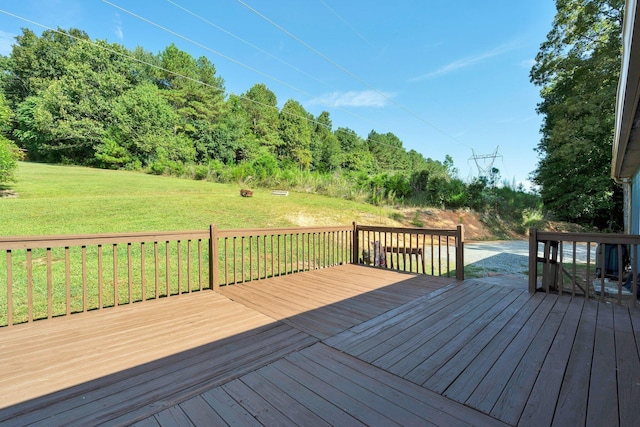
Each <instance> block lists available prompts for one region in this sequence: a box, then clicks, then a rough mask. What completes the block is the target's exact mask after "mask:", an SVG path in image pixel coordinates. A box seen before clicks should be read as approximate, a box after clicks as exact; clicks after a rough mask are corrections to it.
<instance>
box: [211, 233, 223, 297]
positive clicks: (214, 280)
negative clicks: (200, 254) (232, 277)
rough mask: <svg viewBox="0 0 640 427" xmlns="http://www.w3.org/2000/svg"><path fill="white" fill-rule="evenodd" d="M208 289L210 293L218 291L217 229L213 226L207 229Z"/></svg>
mask: <svg viewBox="0 0 640 427" xmlns="http://www.w3.org/2000/svg"><path fill="white" fill-rule="evenodd" d="M209 288H210V289H211V290H212V291H216V292H217V291H218V290H219V289H220V280H219V278H218V228H217V227H216V225H215V224H211V225H210V227H209Z"/></svg>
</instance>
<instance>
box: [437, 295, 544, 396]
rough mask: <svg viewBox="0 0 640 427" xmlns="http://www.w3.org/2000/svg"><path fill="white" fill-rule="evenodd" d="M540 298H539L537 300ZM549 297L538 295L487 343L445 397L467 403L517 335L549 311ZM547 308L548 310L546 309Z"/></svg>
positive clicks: (446, 392)
mask: <svg viewBox="0 0 640 427" xmlns="http://www.w3.org/2000/svg"><path fill="white" fill-rule="evenodd" d="M537 296H539V298H536V297H537ZM548 299H549V298H548V296H547V295H540V294H538V295H536V296H534V297H533V298H531V299H530V300H529V302H528V304H527V305H525V307H524V308H523V309H522V310H521V311H520V312H519V313H518V315H517V318H516V319H515V321H513V322H510V323H509V324H508V325H507V326H505V327H504V328H503V329H502V330H500V332H499V333H498V334H497V335H496V336H495V337H494V338H493V339H492V340H491V341H489V342H488V343H487V345H486V346H485V347H484V348H483V349H482V351H481V352H480V353H478V354H477V356H476V357H475V358H474V359H473V360H472V361H471V362H469V363H468V364H467V365H466V366H464V368H463V370H462V372H461V373H460V374H459V375H458V377H457V378H456V380H455V381H454V382H453V383H452V384H451V385H450V386H449V387H448V388H447V389H446V390H445V391H444V395H445V396H447V397H449V398H450V399H454V400H456V401H458V402H465V401H467V400H468V399H469V397H470V396H471V395H472V394H473V393H474V391H475V390H476V389H477V387H478V384H480V382H481V381H482V380H483V379H484V378H485V377H486V375H487V373H488V372H489V371H490V370H491V369H492V368H493V366H494V364H495V363H496V361H497V360H498V359H499V358H500V357H501V355H502V354H503V352H504V351H505V349H506V348H507V347H508V346H509V345H511V343H512V342H513V340H514V339H515V337H516V336H517V334H518V333H519V332H520V331H522V330H523V325H525V324H527V323H528V322H529V320H530V319H531V316H533V315H534V314H535V313H536V312H539V311H540V310H541V307H542V310H543V311H544V310H545V309H548V306H549V305H552V304H553V301H551V302H549V301H548ZM545 307H546V308H545Z"/></svg>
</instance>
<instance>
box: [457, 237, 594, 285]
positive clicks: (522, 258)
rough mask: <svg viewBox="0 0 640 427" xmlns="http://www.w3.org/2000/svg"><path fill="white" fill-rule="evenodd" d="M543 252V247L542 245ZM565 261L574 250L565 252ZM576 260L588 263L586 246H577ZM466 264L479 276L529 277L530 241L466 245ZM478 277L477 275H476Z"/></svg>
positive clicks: (566, 249)
mask: <svg viewBox="0 0 640 427" xmlns="http://www.w3.org/2000/svg"><path fill="white" fill-rule="evenodd" d="M540 250H542V245H540ZM564 252H565V255H564V257H565V259H570V258H571V257H572V256H573V254H572V252H573V249H572V248H571V247H567V248H565V250H564ZM595 252H596V248H595V245H592V246H591V260H592V262H593V260H595ZM576 260H577V261H578V262H585V263H586V262H587V247H586V245H577V246H576ZM464 263H465V265H466V266H472V267H473V269H474V270H477V275H478V276H487V275H489V274H505V275H515V276H521V277H527V271H528V270H529V241H528V240H502V241H494V242H471V243H465V245H464ZM474 275H476V274H474Z"/></svg>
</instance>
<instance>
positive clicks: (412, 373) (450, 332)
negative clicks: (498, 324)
mask: <svg viewBox="0 0 640 427" xmlns="http://www.w3.org/2000/svg"><path fill="white" fill-rule="evenodd" d="M492 291H493V290H490V291H487V292H485V293H484V294H483V295H482V296H480V297H478V298H476V299H475V300H474V301H473V303H472V304H468V305H469V306H470V307H472V309H471V310H470V311H468V312H466V313H465V314H463V315H460V316H459V317H454V318H451V319H450V320H449V323H448V325H447V326H446V328H444V329H443V330H441V331H439V332H437V333H432V334H431V336H430V337H429V338H427V339H424V340H422V342H421V343H420V345H419V346H417V347H416V348H415V349H414V350H412V351H407V352H406V353H405V354H403V355H402V356H401V358H400V359H399V360H398V361H397V362H395V363H394V364H393V365H391V366H389V368H388V369H389V371H391V372H393V373H394V374H397V375H400V376H401V377H403V378H407V379H409V380H411V381H413V382H415V383H418V384H421V383H423V382H424V381H425V379H426V374H425V372H423V370H422V369H420V368H418V366H419V365H420V364H421V363H422V362H421V361H425V360H429V359H430V358H431V357H432V356H433V355H434V354H435V353H436V352H437V351H438V350H440V349H441V348H442V347H443V346H445V345H447V344H449V343H451V342H452V341H453V340H454V339H455V338H456V336H457V335H459V334H461V333H463V332H468V333H469V334H470V333H471V331H472V330H473V329H475V328H478V329H479V328H481V327H482V326H483V325H485V324H486V323H487V322H488V321H489V320H491V319H493V317H495V315H497V310H498V308H496V300H498V301H500V302H502V301H503V300H504V299H505V295H506V294H508V293H509V290H507V291H506V292H503V290H502V289H500V288H495V291H493V292H492ZM467 336H468V335H467ZM434 360H435V359H434ZM376 365H377V366H381V367H383V366H384V365H382V364H378V362H377V361H376Z"/></svg>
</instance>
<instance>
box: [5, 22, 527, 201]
mask: <svg viewBox="0 0 640 427" xmlns="http://www.w3.org/2000/svg"><path fill="white" fill-rule="evenodd" d="M0 70H1V71H2V73H1V74H0V89H1V93H2V96H3V98H1V99H0V102H1V104H0V105H1V106H2V110H0V111H5V110H6V114H5V113H3V116H2V117H3V118H2V122H3V123H4V124H3V128H2V134H3V135H4V136H6V137H7V143H6V145H7V146H8V144H10V142H9V141H8V140H9V139H11V140H13V141H14V142H15V145H16V146H17V147H19V148H20V149H22V150H23V151H26V152H27V153H28V159H29V160H32V161H44V162H55V163H66V164H77V165H85V166H91V167H99V168H110V169H128V170H142V171H147V172H150V173H156V174H173V175H180V176H191V177H193V178H196V179H210V180H213V181H219V182H242V183H245V184H247V185H265V186H272V187H273V186H278V187H280V188H301V189H305V190H307V191H309V190H311V191H315V192H319V193H324V194H328V195H332V196H339V197H346V198H362V199H366V200H368V201H370V202H373V203H389V202H391V203H395V202H400V201H402V202H405V203H415V204H422V205H429V206H438V207H448V208H460V207H472V208H475V209H482V208H483V207H486V206H487V205H490V204H491V203H492V202H491V200H492V197H493V196H494V195H495V194H497V192H496V191H495V182H490V181H491V178H490V177H480V178H477V179H475V180H474V181H472V182H470V183H465V182H463V181H462V180H460V179H459V178H458V177H457V171H456V168H455V167H454V165H453V161H452V159H451V158H450V157H449V156H447V157H446V158H445V159H444V160H443V161H438V160H432V159H430V158H425V157H424V156H423V155H422V154H420V153H418V152H416V151H415V150H406V149H405V148H404V145H403V142H402V141H401V140H400V139H399V138H398V137H397V136H396V135H394V134H393V133H391V132H387V133H379V132H376V131H375V130H372V131H371V132H370V133H369V134H368V135H367V137H366V138H362V137H361V136H359V135H358V134H357V133H356V132H355V131H353V130H352V129H349V128H347V127H339V128H337V129H333V125H332V121H331V117H330V114H329V112H327V111H323V112H321V113H320V114H319V115H318V116H314V115H313V114H311V113H309V112H308V111H306V110H305V108H304V107H303V105H302V104H301V103H299V102H298V101H296V100H294V99H289V100H287V101H286V102H284V104H283V105H282V107H281V108H279V107H278V100H277V98H276V95H275V94H274V92H273V91H271V90H270V89H269V88H268V87H267V86H266V85H265V84H262V83H258V84H255V85H253V86H252V87H251V88H249V89H248V90H247V91H246V92H244V93H242V94H240V95H237V94H227V93H226V89H225V86H224V79H223V78H222V77H221V76H219V75H217V73H216V68H215V66H214V64H213V63H212V62H211V61H209V60H208V59H207V58H206V57H200V58H194V57H193V56H191V55H190V54H189V53H187V52H185V51H182V50H180V49H178V48H177V47H176V46H175V45H173V44H171V45H170V46H167V47H166V48H165V49H164V50H162V51H161V52H159V53H157V54H154V53H151V52H148V51H146V50H144V49H143V48H142V47H137V48H135V49H133V50H130V49H127V48H125V47H124V46H122V45H120V44H117V43H109V42H107V41H105V40H91V39H90V38H89V36H88V35H87V33H85V32H84V31H82V30H79V29H74V28H72V29H69V30H63V29H58V30H47V31H44V32H43V33H42V34H41V35H40V36H37V35H36V34H35V33H34V32H32V31H31V30H29V29H23V30H22V34H21V35H19V36H17V37H16V41H15V44H14V45H13V48H12V52H11V54H10V55H9V56H0ZM14 148H15V147H14ZM8 151H10V150H8ZM11 152H16V150H15V149H13V150H12V151H11ZM510 191H511V192H512V193H513V194H515V195H517V197H519V198H520V199H522V200H526V202H522V203H521V204H522V205H523V207H525V205H526V207H529V208H533V207H534V206H535V205H536V204H537V200H536V198H535V197H534V196H533V195H530V194H527V195H525V192H524V191H523V189H522V188H520V189H516V188H511V189H510ZM512 198H513V197H512ZM520 199H519V200H520Z"/></svg>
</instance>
